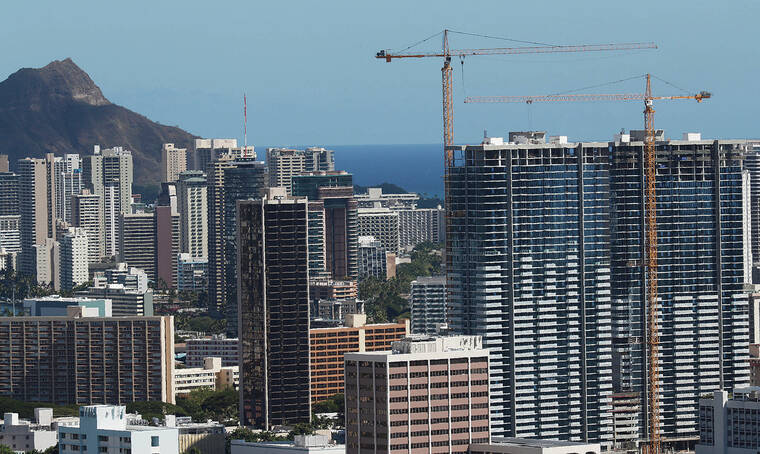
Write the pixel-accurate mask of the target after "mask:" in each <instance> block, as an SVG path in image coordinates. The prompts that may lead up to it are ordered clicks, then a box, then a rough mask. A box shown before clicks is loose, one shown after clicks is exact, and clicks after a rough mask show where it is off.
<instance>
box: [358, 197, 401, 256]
mask: <svg viewBox="0 0 760 454" xmlns="http://www.w3.org/2000/svg"><path fill="white" fill-rule="evenodd" d="M359 236H371V237H375V239H377V240H379V241H380V242H381V243H382V244H383V246H384V247H385V249H386V250H387V251H388V252H390V253H392V254H398V252H399V249H400V246H401V243H400V241H399V213H398V211H393V210H391V209H388V208H361V209H359Z"/></svg>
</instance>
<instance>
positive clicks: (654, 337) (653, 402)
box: [464, 74, 712, 454]
mask: <svg viewBox="0 0 760 454" xmlns="http://www.w3.org/2000/svg"><path fill="white" fill-rule="evenodd" d="M711 96H712V95H711V94H710V92H707V91H701V92H699V93H697V94H692V95H683V96H652V83H651V75H650V74H647V75H646V91H645V92H644V93H633V94H578V95H545V96H477V97H468V98H465V100H464V102H465V103H501V102H504V103H526V104H533V103H534V102H557V101H559V102H564V101H644V130H645V140H644V161H645V166H646V176H647V177H646V222H647V231H646V245H645V246H646V271H647V303H648V304H647V350H648V355H647V356H648V358H647V359H648V361H647V363H648V366H649V367H648V371H647V409H648V414H647V425H648V428H649V441H648V443H647V444H646V445H645V446H644V449H643V452H645V453H647V454H661V452H662V441H661V438H660V393H659V391H660V379H659V364H658V352H659V345H660V336H659V331H658V326H657V320H658V318H659V306H658V304H659V302H658V296H657V199H656V191H655V184H656V181H655V180H656V177H657V166H656V154H655V130H654V101H656V100H674V99H693V100H696V101H697V102H702V100H704V99H708V98H710V97H711Z"/></svg>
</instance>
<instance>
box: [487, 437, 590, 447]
mask: <svg viewBox="0 0 760 454" xmlns="http://www.w3.org/2000/svg"><path fill="white" fill-rule="evenodd" d="M491 444H497V445H509V446H522V447H528V448H559V447H563V446H588V445H594V444H598V443H582V442H577V441H561V440H546V439H539V438H513V437H503V438H500V437H494V438H492V439H491Z"/></svg>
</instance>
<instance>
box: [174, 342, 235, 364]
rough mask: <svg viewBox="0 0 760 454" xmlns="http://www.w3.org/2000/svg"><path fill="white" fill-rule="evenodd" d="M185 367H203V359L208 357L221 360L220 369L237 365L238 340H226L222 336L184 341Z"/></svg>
mask: <svg viewBox="0 0 760 454" xmlns="http://www.w3.org/2000/svg"><path fill="white" fill-rule="evenodd" d="M185 344H186V346H185V352H186V353H187V356H186V360H185V364H186V365H187V367H203V360H204V358H208V357H210V356H213V357H216V358H221V359H222V367H231V366H237V365H238V355H239V350H238V348H239V346H238V338H237V337H232V338H227V337H225V336H224V335H223V334H215V335H213V336H211V337H204V338H200V339H187V340H186V341H185Z"/></svg>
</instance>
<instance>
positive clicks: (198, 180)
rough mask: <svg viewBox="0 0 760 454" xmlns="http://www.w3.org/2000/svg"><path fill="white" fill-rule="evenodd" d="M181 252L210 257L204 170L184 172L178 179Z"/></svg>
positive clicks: (198, 256) (193, 255) (197, 256)
mask: <svg viewBox="0 0 760 454" xmlns="http://www.w3.org/2000/svg"><path fill="white" fill-rule="evenodd" d="M177 211H179V216H180V233H179V236H180V252H187V253H189V254H190V255H191V256H192V257H195V258H208V188H207V187H206V177H205V175H204V174H203V172H200V171H189V172H182V173H181V174H180V175H179V180H178V181H177Z"/></svg>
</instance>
